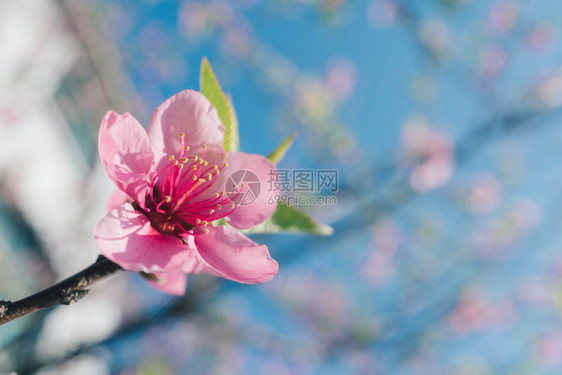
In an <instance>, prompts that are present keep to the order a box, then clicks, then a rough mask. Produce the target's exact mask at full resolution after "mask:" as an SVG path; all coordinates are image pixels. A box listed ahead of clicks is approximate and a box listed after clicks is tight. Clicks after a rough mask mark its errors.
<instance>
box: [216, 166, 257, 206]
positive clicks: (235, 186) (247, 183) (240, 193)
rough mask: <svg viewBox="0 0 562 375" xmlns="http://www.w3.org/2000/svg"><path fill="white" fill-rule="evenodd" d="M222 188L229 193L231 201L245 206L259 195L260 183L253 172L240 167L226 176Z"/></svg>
mask: <svg viewBox="0 0 562 375" xmlns="http://www.w3.org/2000/svg"><path fill="white" fill-rule="evenodd" d="M224 190H225V191H226V192H227V193H230V194H231V195H230V200H231V201H232V202H234V203H239V204H240V205H241V206H247V205H249V204H252V203H254V202H255V201H256V199H258V197H259V196H260V192H261V184H260V180H259V178H258V176H256V175H255V173H254V172H252V171H249V170H247V169H240V170H238V171H236V172H234V173H232V174H231V175H230V176H228V178H227V179H226V186H225V189H224Z"/></svg>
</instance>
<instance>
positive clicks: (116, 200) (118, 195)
mask: <svg viewBox="0 0 562 375" xmlns="http://www.w3.org/2000/svg"><path fill="white" fill-rule="evenodd" d="M132 201H133V198H131V197H129V196H128V195H127V194H125V193H123V192H122V191H121V190H119V189H115V190H113V193H111V195H110V196H109V199H108V200H107V208H106V210H107V212H110V211H111V210H113V209H114V208H117V207H119V206H121V205H123V204H125V203H127V202H132Z"/></svg>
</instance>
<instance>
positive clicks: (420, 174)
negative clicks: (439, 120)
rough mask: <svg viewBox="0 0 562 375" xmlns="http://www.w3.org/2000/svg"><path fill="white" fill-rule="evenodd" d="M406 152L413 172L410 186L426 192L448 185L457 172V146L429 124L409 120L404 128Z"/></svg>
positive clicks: (403, 141) (403, 142)
mask: <svg viewBox="0 0 562 375" xmlns="http://www.w3.org/2000/svg"><path fill="white" fill-rule="evenodd" d="M401 142H402V149H403V152H404V156H405V158H406V164H408V165H412V164H413V165H414V166H413V167H412V169H411V171H410V186H411V187H412V189H413V190H415V191H417V192H426V191H430V190H433V189H435V188H438V187H440V186H443V185H445V184H446V183H447V182H448V181H449V179H450V178H451V176H452V175H453V172H454V167H455V161H454V144H453V141H452V140H451V139H450V138H449V137H448V136H446V135H444V134H443V133H440V132H438V131H437V130H434V129H430V128H429V126H427V124H426V123H425V122H422V121H415V120H414V121H409V122H407V123H406V125H405V126H404V127H403V129H402V136H401Z"/></svg>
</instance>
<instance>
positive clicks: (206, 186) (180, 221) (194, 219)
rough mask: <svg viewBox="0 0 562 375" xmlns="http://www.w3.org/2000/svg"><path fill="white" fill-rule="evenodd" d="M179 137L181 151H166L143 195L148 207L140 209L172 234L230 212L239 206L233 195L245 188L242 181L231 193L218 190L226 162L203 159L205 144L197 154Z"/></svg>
mask: <svg viewBox="0 0 562 375" xmlns="http://www.w3.org/2000/svg"><path fill="white" fill-rule="evenodd" d="M180 138H181V152H180V153H179V155H178V157H177V158H176V156H175V155H173V154H172V155H169V157H168V164H166V165H165V166H164V167H163V168H162V169H161V170H159V171H157V174H156V176H155V177H154V178H153V180H152V184H151V186H150V191H149V194H147V197H146V201H145V207H146V208H147V211H144V212H143V213H144V214H145V215H146V216H147V217H148V219H149V220H150V224H151V225H152V227H153V228H154V229H156V230H157V231H159V232H160V233H163V234H171V235H174V236H180V235H181V234H182V233H188V232H190V234H195V233H193V229H194V228H195V227H197V226H207V225H209V223H211V222H213V221H215V220H218V219H220V218H223V217H225V216H228V215H229V214H231V213H232V212H233V211H234V210H235V209H236V207H237V206H238V205H237V204H235V203H233V201H232V199H235V198H236V197H237V196H238V195H239V194H241V193H242V190H243V189H244V188H245V186H244V184H241V185H240V186H238V187H237V192H236V193H234V194H232V193H225V192H224V190H221V187H220V186H217V183H216V182H217V181H218V180H219V175H220V173H221V171H222V170H223V169H224V168H226V167H227V166H228V164H227V163H223V164H222V165H221V166H220V167H219V166H218V165H217V164H213V165H211V164H210V163H209V162H208V161H207V160H206V159H205V157H206V154H207V152H208V148H207V146H206V145H203V146H201V148H200V150H198V151H199V154H198V153H197V152H196V151H195V150H190V147H189V146H185V134H184V133H180ZM190 151H191V152H190ZM221 156H222V154H221ZM233 195H234V196H233ZM197 232H198V233H199V231H197ZM203 232H208V230H207V229H205V230H204V231H203ZM180 237H181V236H180Z"/></svg>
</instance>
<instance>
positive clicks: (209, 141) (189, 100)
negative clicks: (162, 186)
mask: <svg viewBox="0 0 562 375" xmlns="http://www.w3.org/2000/svg"><path fill="white" fill-rule="evenodd" d="M147 133H148V137H149V138H150V141H151V143H152V146H153V148H154V152H155V153H156V159H157V160H159V161H160V163H159V166H160V167H161V166H162V163H167V161H168V160H167V158H168V156H169V155H175V156H176V157H178V156H179V154H180V152H181V138H180V133H184V134H185V138H184V141H185V146H189V147H191V148H194V147H198V146H202V145H204V144H206V145H209V146H211V145H215V146H220V147H222V142H223V139H224V126H223V125H222V123H221V121H220V119H219V116H218V114H217V110H216V109H215V107H213V106H212V105H211V103H210V102H209V101H208V100H207V98H205V96H203V94H201V93H199V92H197V91H193V90H185V91H182V92H180V93H179V94H176V95H174V96H172V97H171V98H169V99H168V100H166V101H165V102H164V103H162V104H161V105H160V106H159V107H158V108H156V110H155V111H154V113H152V116H151V117H150V121H149V123H148V127H147Z"/></svg>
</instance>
